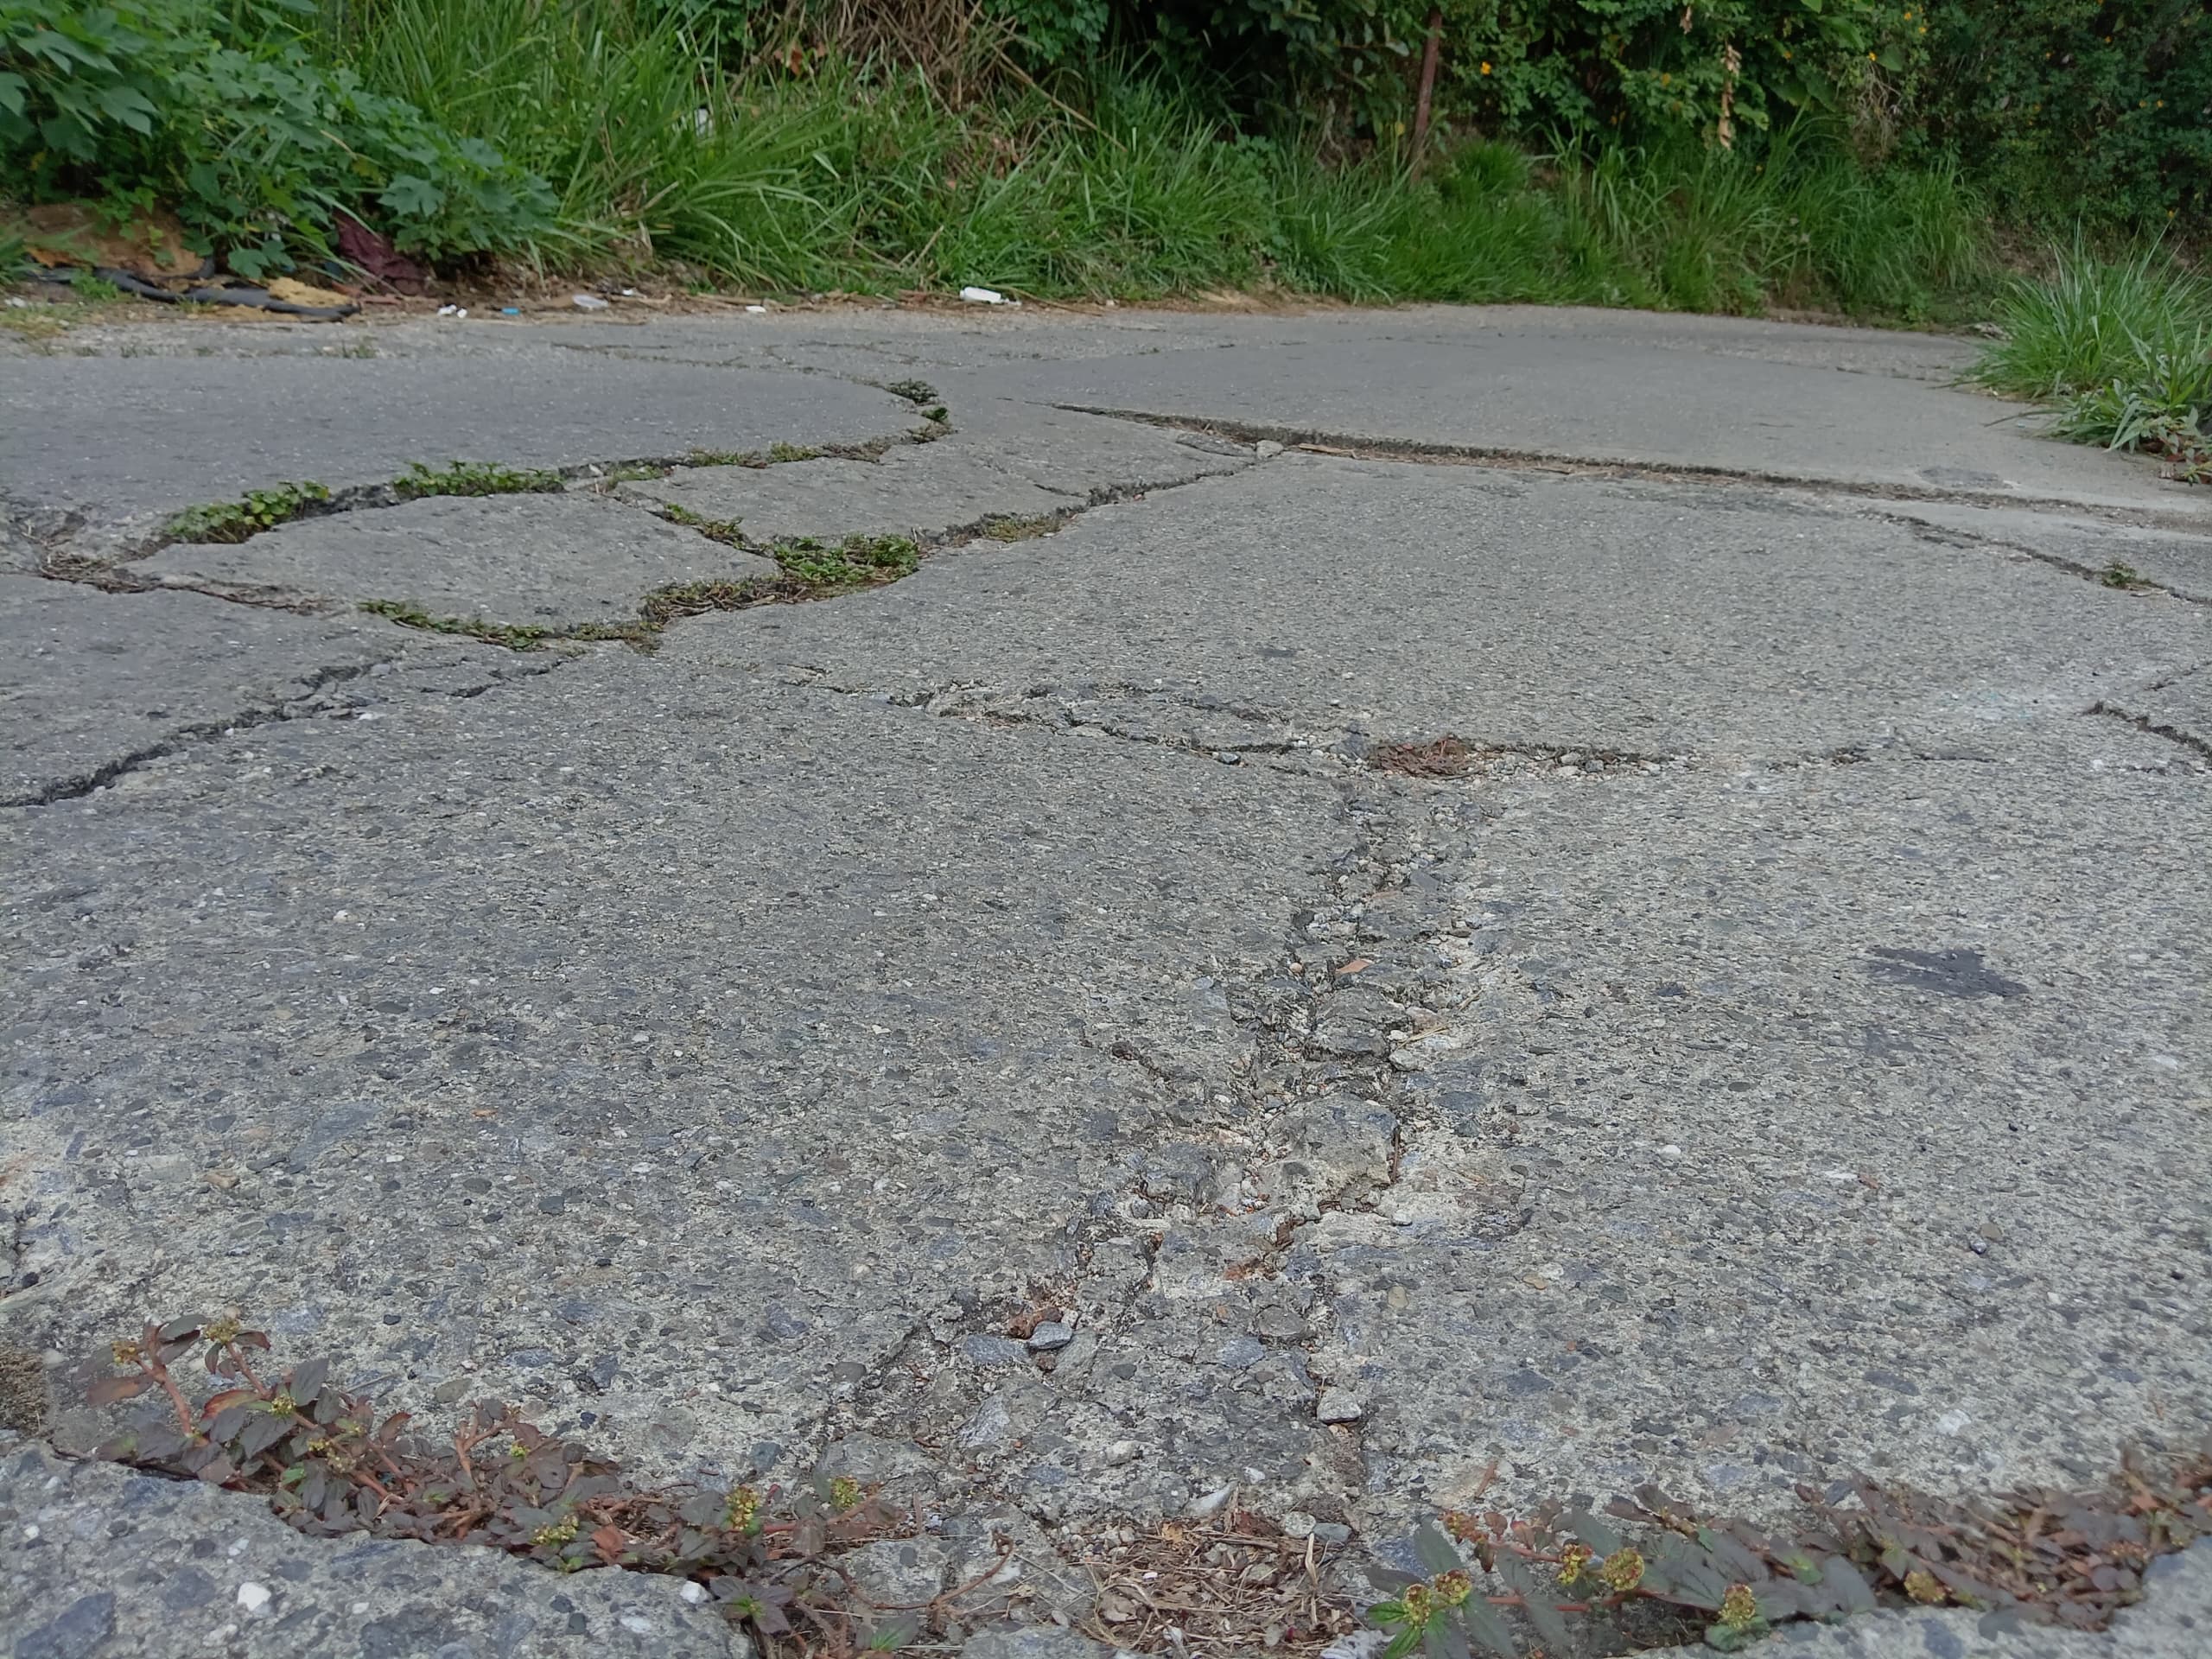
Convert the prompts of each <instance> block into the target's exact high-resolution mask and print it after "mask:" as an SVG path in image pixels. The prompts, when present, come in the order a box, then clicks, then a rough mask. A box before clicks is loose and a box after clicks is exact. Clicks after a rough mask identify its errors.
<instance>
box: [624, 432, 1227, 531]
mask: <svg viewBox="0 0 2212 1659" xmlns="http://www.w3.org/2000/svg"><path fill="white" fill-rule="evenodd" d="M1251 459H1252V456H1251V454H1250V451H1249V449H1247V448H1243V447H1241V446H1238V445H1234V444H1230V443H1224V442H1218V441H1214V440H1209V439H1205V438H1198V439H1195V440H1194V439H1192V437H1190V436H1189V435H1178V434H1176V433H1173V432H1168V431H1162V430H1160V429H1156V428H1152V427H1147V426H1142V425H1138V424H1135V423H1130V422H1127V421H1109V420H1102V419H1100V418H1098V417H1096V416H1084V415H1071V414H1069V413H1067V412H1065V411H1064V410H1052V409H1039V408H1038V407H1037V406H1036V405H1034V404H1023V403H1019V402H1017V401H1015V400H1014V399H1011V398H1003V397H982V398H979V399H976V400H972V401H969V402H967V403H963V404H962V406H961V411H960V415H959V416H958V422H957V428H956V429H955V431H954V433H953V435H951V436H950V437H948V438H943V439H940V440H938V441H937V442H932V443H925V444H898V445H893V447H892V448H888V449H887V450H885V451H884V453H883V454H882V456H881V458H880V459H879V460H876V461H849V460H832V459H825V460H818V461H790V462H785V463H784V464H781V465H779V466H774V467H679V468H678V469H677V471H676V472H675V473H673V474H671V475H670V476H669V477H667V478H665V479H653V480H642V481H639V482H636V483H629V484H624V485H622V486H620V494H621V496H622V497H623V499H626V500H631V501H639V502H663V503H667V504H670V505H675V506H677V507H680V508H682V509H683V511H685V512H690V513H696V515H698V516H699V517H700V518H711V519H718V520H721V521H724V522H729V521H734V522H736V523H737V524H739V525H740V526H741V528H742V530H743V531H744V533H745V534H746V535H747V537H750V538H752V539H753V540H756V541H761V542H767V541H774V540H778V539H779V538H781V537H787V536H812V537H827V538H829V539H833V540H835V539H839V538H842V537H847V536H874V535H901V536H918V537H921V538H923V539H924V540H929V539H932V538H936V537H943V536H945V535H947V534H949V533H952V532H955V531H967V530H970V529H973V528H974V527H976V526H977V525H979V524H982V523H984V522H985V521H986V520H988V519H992V518H1002V519H1029V518H1058V517H1062V516H1065V515H1066V514H1068V513H1070V512H1073V511H1075V510H1076V509H1077V508H1079V507H1083V506H1086V505H1090V504H1091V503H1093V502H1094V501H1100V500H1105V499H1110V498H1113V497H1116V496H1121V495H1128V494H1139V493H1142V492H1144V491H1146V490H1150V489H1165V488H1173V487H1174V486H1179V485H1183V484H1187V483H1191V482H1192V481H1193V480H1198V479H1200V478H1208V477H1212V476H1214V475H1216V474H1225V473H1233V472H1236V471H1237V470H1238V469H1239V468H1240V467H1243V466H1245V465H1248V464H1249V462H1250V461H1251Z"/></svg>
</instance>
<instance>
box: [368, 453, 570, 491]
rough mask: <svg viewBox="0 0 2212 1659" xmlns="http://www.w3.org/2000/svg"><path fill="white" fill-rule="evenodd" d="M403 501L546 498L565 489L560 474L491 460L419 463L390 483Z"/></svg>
mask: <svg viewBox="0 0 2212 1659" xmlns="http://www.w3.org/2000/svg"><path fill="white" fill-rule="evenodd" d="M391 487H392V491H393V493H395V494H397V496H398V497H399V499H401V500H403V501H416V500H420V499H422V498H423V497H424V496H426V495H543V494H549V493H552V492H555V491H557V490H559V489H561V488H562V487H563V480H562V477H561V474H558V473H556V472H549V471H546V470H544V469H543V468H540V467H502V466H499V465H498V464H497V463H496V462H493V461H454V462H452V463H451V464H450V465H448V466H447V467H443V468H442V469H439V470H435V471H434V470H432V469H431V468H430V467H425V466H424V465H423V463H422V462H421V461H410V462H409V463H408V467H407V471H406V472H405V473H404V474H403V475H401V476H400V477H398V478H396V479H394V480H392V481H391Z"/></svg>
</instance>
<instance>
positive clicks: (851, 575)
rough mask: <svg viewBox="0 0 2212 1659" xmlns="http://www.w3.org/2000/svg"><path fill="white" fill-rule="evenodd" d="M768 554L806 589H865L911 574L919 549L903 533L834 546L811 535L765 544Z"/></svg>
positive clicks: (854, 538)
mask: <svg viewBox="0 0 2212 1659" xmlns="http://www.w3.org/2000/svg"><path fill="white" fill-rule="evenodd" d="M767 551H768V556H770V557H771V558H772V559H774V560H775V562H776V563H778V564H779V565H781V566H782V567H783V568H784V570H785V574H786V575H791V576H795V577H797V578H798V580H799V581H800V582H804V583H805V584H806V585H807V586H808V587H810V588H868V587H874V586H875V585H877V584H879V583H882V582H896V581H898V580H899V577H901V576H909V575H913V573H914V567H915V566H916V565H917V564H918V563H920V562H921V556H922V550H921V549H920V548H919V547H918V546H916V545H915V543H914V542H913V540H912V537H906V536H848V537H845V539H844V540H843V541H842V542H839V543H836V544H835V545H834V546H833V545H831V544H830V543H826V542H819V541H817V540H816V539H815V538H814V537H811V536H793V537H786V538H785V539H784V540H781V541H777V542H772V543H769V544H768V549H767Z"/></svg>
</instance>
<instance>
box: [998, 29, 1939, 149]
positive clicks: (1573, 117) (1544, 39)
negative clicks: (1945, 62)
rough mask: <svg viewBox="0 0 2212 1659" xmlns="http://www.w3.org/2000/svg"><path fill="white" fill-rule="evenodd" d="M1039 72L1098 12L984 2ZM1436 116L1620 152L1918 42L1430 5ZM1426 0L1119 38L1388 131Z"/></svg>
mask: <svg viewBox="0 0 2212 1659" xmlns="http://www.w3.org/2000/svg"><path fill="white" fill-rule="evenodd" d="M996 3H997V5H998V6H999V8H1000V9H1001V11H1002V12H1003V13H1005V14H1006V15H1007V16H1009V17H1010V18H1011V19H1012V20H1013V21H1014V22H1015V23H1016V24H1017V25H1018V26H1019V27H1020V29H1022V31H1023V33H1024V35H1025V37H1026V39H1027V41H1028V42H1029V43H1030V49H1031V50H1032V52H1033V54H1035V55H1036V56H1038V57H1039V58H1040V59H1042V60H1046V61H1047V62H1066V61H1069V60H1071V59H1074V58H1077V56H1079V54H1083V53H1085V52H1088V51H1089V50H1090V49H1091V48H1095V47H1096V46H1097V45H1098V44H1099V43H1100V41H1102V40H1103V38H1104V37H1105V35H1106V34H1107V24H1108V14H1107V9H1106V7H1105V6H1104V5H1103V3H1101V0H996ZM1440 11H1441V21H1442V29H1441V36H1440V38H1441V40H1442V42H1443V45H1444V48H1445V49H1444V53H1443V63H1442V71H1443V79H1442V83H1441V84H1442V86H1443V99H1444V102H1443V105H1442V107H1443V108H1444V110H1445V111H1446V113H1447V114H1450V113H1457V114H1459V115H1461V116H1463V117H1471V118H1473V119H1475V120H1477V121H1478V122H1480V123H1482V124H1484V125H1485V126H1487V127H1489V128H1491V130H1506V131H1512V132H1519V133H1531V132H1534V133H1539V134H1541V133H1549V132H1552V131H1555V130H1560V129H1568V130H1583V131H1588V132H1592V133H1600V134H1605V135H1609V136H1610V135H1618V136H1621V137H1628V138H1630V139H1631V140H1642V139H1644V138H1649V137H1658V136H1660V135H1662V134H1665V133H1669V132H1675V131H1681V130H1699V129H1703V130H1706V131H1707V132H1708V133H1710V134H1712V135H1713V136H1715V137H1718V136H1719V134H1720V132H1721V130H1722V124H1723V122H1724V119H1725V121H1726V125H1727V127H1728V129H1729V130H1731V131H1733V130H1738V129H1743V128H1746V127H1750V128H1763V127H1764V126H1766V125H1767V124H1769V123H1770V121H1772V120H1773V119H1775V118H1777V116H1783V115H1788V114H1793V113H1796V112H1801V111H1808V110H1818V111H1839V110H1843V109H1846V108H1847V106H1849V105H1851V104H1852V103H1853V100H1854V99H1857V98H1858V97H1859V95H1860V94H1861V92H1862V91H1863V90H1864V89H1865V88H1866V85H1867V83H1868V81H1869V79H1870V77H1875V76H1886V77H1891V78H1894V77H1896V76H1899V75H1903V74H1904V73H1907V72H1908V71H1909V70H1910V67H1911V64H1912V61H1913V60H1914V57H1915V54H1916V48H1917V47H1918V45H1919V44H1920V41H1921V36H1920V35H1919V33H1918V29H1919V25H1918V24H1917V23H1916V22H1915V21H1914V20H1913V17H1914V14H1913V13H1912V12H1911V10H1910V8H1904V9H1900V8H1899V7H1898V6H1897V5H1896V4H1893V3H1889V0H1699V3H1696V4H1694V5H1684V4H1683V3H1681V0H1445V3H1443V5H1442V6H1441V8H1440ZM1428 13H1429V5H1428V3H1427V0H1169V3H1165V4H1152V5H1137V4H1134V3H1127V0H1124V3H1122V4H1121V5H1120V7H1119V8H1118V10H1117V12H1116V14H1115V16H1114V22H1116V24H1117V26H1118V30H1119V34H1120V35H1121V37H1122V39H1123V40H1125V41H1131V42H1135V43H1141V44H1143V45H1146V46H1148V47H1149V48H1152V49H1153V50H1154V51H1156V52H1157V53H1158V54H1160V56H1161V58H1162V59H1163V60H1165V61H1166V63H1167V64H1168V65H1170V66H1171V67H1173V69H1175V70H1176V71H1178V72H1179V73H1182V74H1183V75H1184V76H1185V77H1186V78H1189V79H1196V80H1199V81H1202V82H1205V83H1208V84H1213V85H1220V86H1226V87H1227V88H1228V89H1229V90H1230V92H1232V93H1233V95H1234V96H1236V98H1237V99H1240V100H1241V101H1243V103H1245V104H1246V105H1248V106H1251V107H1257V108H1269V109H1273V110H1274V111H1277V112H1279V113H1282V114H1290V115H1294V116H1299V117H1301V118H1302V117H1310V116H1312V115H1313V112H1314V111H1315V110H1316V109H1317V107H1323V106H1326V105H1331V104H1340V105H1343V107H1344V108H1345V109H1346V110H1348V111H1350V112H1351V113H1352V114H1353V115H1354V116H1355V117H1356V118H1357V119H1358V120H1360V121H1361V122H1363V124H1365V126H1366V127H1367V129H1368V130H1370V131H1372V132H1374V133H1376V134H1378V135H1383V136H1390V135H1395V132H1396V130H1397V129H1398V127H1399V126H1400V125H1401V124H1402V119H1403V118H1404V116H1405V114H1406V113H1407V107H1406V106H1407V105H1408V93H1409V90H1410V82H1411V77H1412V70H1413V66H1414V62H1415V60H1416V59H1417V58H1418V56H1419V53H1420V50H1421V44H1422V41H1423V39H1424V37H1425V35H1426V31H1427V17H1428Z"/></svg>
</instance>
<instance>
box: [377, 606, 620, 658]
mask: <svg viewBox="0 0 2212 1659" xmlns="http://www.w3.org/2000/svg"><path fill="white" fill-rule="evenodd" d="M361 608H362V609H363V610H365V611H366V612H367V613H369V614H370V615H371V616H380V617H382V618H384V620H385V621H387V622H397V623H398V624H399V626H402V627H403V628H420V629H421V630H423V632H425V633H450V634H456V635H459V636H460V637H461V638H462V639H481V640H483V641H484V642H485V643H486V645H504V646H505V647H506V648H507V649H508V650H509V651H536V650H537V648H538V647H539V646H541V645H544V644H545V643H546V641H548V640H549V639H575V638H576V637H578V636H577V635H575V634H574V633H572V632H569V630H567V629H564V628H547V627H539V626H536V625H534V624H531V623H523V622H493V621H490V620H486V619H485V618H483V617H480V616H469V617H461V616H438V615H435V614H433V613H431V612H429V611H426V610H424V609H423V607H421V606H420V605H416V604H414V603H412V602H410V601H407V600H404V599H365V600H363V601H361Z"/></svg>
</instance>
